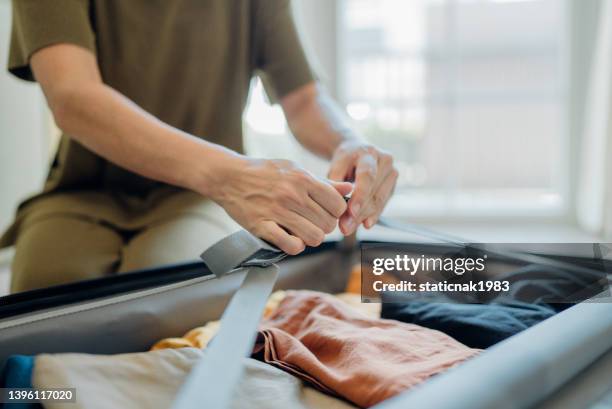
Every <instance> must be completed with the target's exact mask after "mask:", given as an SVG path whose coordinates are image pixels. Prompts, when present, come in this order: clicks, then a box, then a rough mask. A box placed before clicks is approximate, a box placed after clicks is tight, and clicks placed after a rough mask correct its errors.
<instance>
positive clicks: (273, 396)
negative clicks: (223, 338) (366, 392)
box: [32, 348, 353, 409]
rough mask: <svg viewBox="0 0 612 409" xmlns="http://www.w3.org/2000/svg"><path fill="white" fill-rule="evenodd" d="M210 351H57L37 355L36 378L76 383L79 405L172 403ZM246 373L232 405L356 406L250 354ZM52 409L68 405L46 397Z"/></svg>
mask: <svg viewBox="0 0 612 409" xmlns="http://www.w3.org/2000/svg"><path fill="white" fill-rule="evenodd" d="M205 353H206V352H205V351H202V350H199V349H194V348H183V349H166V350H160V351H153V352H144V353H134V354H122V355H112V356H103V355H87V354H57V355H39V356H38V357H37V358H36V363H35V365H34V372H33V376H32V384H33V386H34V387H36V388H41V389H45V388H76V403H71V404H70V405H69V406H70V407H71V408H73V409H85V408H87V409H98V408H99V409H102V408H104V409H107V408H122V409H130V408H134V409H136V408H149V409H155V408H159V409H162V408H164V409H165V408H168V407H170V406H171V404H172V401H173V400H174V398H175V397H176V394H177V392H178V390H179V387H180V386H181V384H182V383H183V382H184V381H185V377H186V376H187V374H188V373H189V371H190V370H191V368H192V367H193V365H194V364H195V363H197V361H198V360H199V359H200V358H201V357H202V355H203V354H205ZM245 360H246V361H245V373H244V375H243V378H242V382H241V383H240V384H239V385H238V387H237V390H236V392H235V394H234V398H233V403H232V408H240V409H243V408H245V409H285V408H296V409H323V408H325V409H327V408H333V409H350V408H353V406H350V405H348V404H347V403H345V402H342V401H340V400H338V399H335V398H332V397H329V396H326V395H324V394H322V393H320V392H318V391H315V390H314V389H311V388H309V389H305V388H303V385H302V382H301V381H300V380H299V379H297V378H295V377H293V376H291V375H289V374H287V373H285V372H283V371H281V370H278V369H276V368H274V367H272V366H270V365H266V364H264V363H262V362H258V361H256V360H254V359H250V358H245ZM44 407H45V408H47V409H61V408H65V407H67V406H66V404H65V403H59V402H45V403H44Z"/></svg>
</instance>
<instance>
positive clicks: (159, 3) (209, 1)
mask: <svg viewBox="0 0 612 409" xmlns="http://www.w3.org/2000/svg"><path fill="white" fill-rule="evenodd" d="M12 5H13V28H12V39H11V47H10V55H9V61H8V69H9V71H10V72H11V73H13V74H14V75H16V76H18V77H20V78H22V79H25V80H34V77H33V74H32V71H31V69H30V66H29V59H30V57H31V55H32V54H33V53H34V52H36V51H37V50H39V49H41V48H43V47H45V46H48V45H51V44H56V43H71V44H76V45H78V46H81V47H83V48H86V49H88V50H90V51H91V52H92V53H94V54H95V55H96V57H97V61H98V64H99V66H100V71H101V74H102V78H103V81H104V83H106V84H107V85H109V86H111V87H113V88H114V89H116V90H118V91H119V92H121V93H122V94H124V95H125V96H127V97H128V98H130V99H131V100H132V101H134V102H135V103H136V104H137V105H139V106H140V107H142V108H143V109H145V110H146V111H147V112H149V113H151V114H152V115H154V116H155V117H157V118H159V119H161V120H162V121H164V122H166V123H168V124H170V125H172V126H174V127H176V128H179V129H181V130H183V131H186V132H188V133H190V134H193V135H195V136H198V137H201V138H204V139H206V140H208V141H210V142H214V143H217V144H220V145H224V146H226V147H228V148H231V149H234V150H236V151H239V152H240V151H242V149H243V145H242V112H243V110H244V107H245V104H246V100H247V95H248V91H249V85H250V80H251V77H252V76H253V75H254V73H257V72H260V73H261V74H262V75H264V76H265V77H266V80H267V81H266V82H267V84H269V85H270V86H271V88H272V90H271V91H272V92H274V94H276V95H277V96H278V97H282V96H283V95H285V94H287V93H289V92H291V91H292V90H294V89H296V88H298V87H300V86H302V85H305V84H307V83H308V82H310V81H312V80H313V75H312V73H311V70H310V68H309V65H308V62H307V60H306V57H305V55H304V51H303V48H302V46H301V44H300V41H299V38H298V34H297V32H296V28H295V26H294V21H293V19H292V13H291V5H290V0H13V2H12ZM100 115H104V113H103V112H101V113H100ZM157 185H158V184H157V183H156V182H154V181H152V180H148V179H146V178H143V177H141V176H138V175H136V174H133V173H131V172H128V171H127V170H124V169H121V168H119V167H118V166H115V165H114V164H112V163H110V162H108V161H106V160H105V159H103V158H101V157H99V156H98V155H96V154H95V153H93V152H91V151H89V150H87V149H86V148H84V147H83V146H82V145H80V144H78V143H77V142H75V141H74V140H72V139H70V137H69V136H67V135H63V136H62V139H61V143H60V147H59V149H58V153H57V155H56V158H55V160H54V161H53V163H52V166H51V169H50V172H49V176H48V180H47V183H46V185H45V188H44V192H47V193H48V192H52V191H61V190H79V189H109V190H118V191H124V192H127V193H135V194H139V193H142V194H146V193H147V192H149V191H151V189H152V188H154V187H155V186H157Z"/></svg>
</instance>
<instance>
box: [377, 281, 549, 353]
mask: <svg viewBox="0 0 612 409" xmlns="http://www.w3.org/2000/svg"><path fill="white" fill-rule="evenodd" d="M393 297H394V294H392V293H386V294H384V295H383V305H382V312H381V318H389V319H395V320H398V321H402V322H407V323H412V324H418V325H421V326H423V327H427V328H431V329H435V330H438V331H442V332H444V333H445V334H447V335H449V336H451V337H453V338H455V339H456V340H457V341H459V342H461V343H462V344H465V345H467V346H469V347H471V348H488V347H490V346H492V345H494V344H496V343H498V342H500V341H503V340H504V339H506V338H508V337H511V336H512V335H515V334H517V333H519V332H521V331H523V330H525V329H527V328H529V327H531V326H533V325H535V324H537V323H539V322H541V321H544V320H545V319H547V318H550V317H552V316H553V315H555V311H554V310H553V308H551V307H549V306H547V305H543V304H528V303H522V302H512V303H508V304H497V303H492V304H455V303H452V302H427V301H412V302H409V303H394V302H393Z"/></svg>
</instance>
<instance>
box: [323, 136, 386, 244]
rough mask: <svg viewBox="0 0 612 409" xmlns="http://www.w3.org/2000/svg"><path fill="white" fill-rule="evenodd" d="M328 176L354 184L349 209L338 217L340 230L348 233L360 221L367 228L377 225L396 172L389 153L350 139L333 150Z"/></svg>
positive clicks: (351, 232)
mask: <svg viewBox="0 0 612 409" xmlns="http://www.w3.org/2000/svg"><path fill="white" fill-rule="evenodd" d="M328 177H329V178H330V179H331V180H335V181H345V180H351V181H354V183H355V186H354V189H353V194H352V195H351V199H350V200H349V203H348V210H347V211H346V212H345V214H343V215H342V217H341V218H340V230H341V231H342V233H343V234H345V235H350V234H353V233H354V232H355V231H356V230H357V227H359V225H360V224H362V223H363V225H364V226H365V227H366V228H368V229H369V228H370V227H372V226H374V225H375V224H376V222H377V221H378V217H379V216H380V214H381V213H382V211H383V210H384V208H385V205H386V204H387V201H388V200H389V198H390V197H391V195H392V194H393V190H394V189H395V184H396V183H397V177H398V172H397V169H395V167H394V166H393V157H392V156H391V155H390V154H389V153H387V152H384V151H382V150H380V149H377V148H376V147H374V146H372V145H369V144H366V143H364V142H361V141H353V140H351V141H347V142H344V143H342V144H341V145H340V146H339V147H338V149H336V151H335V152H334V155H333V158H332V160H331V167H330V170H329V174H328Z"/></svg>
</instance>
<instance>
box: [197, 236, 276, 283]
mask: <svg viewBox="0 0 612 409" xmlns="http://www.w3.org/2000/svg"><path fill="white" fill-rule="evenodd" d="M285 257H287V253H285V252H283V251H281V250H279V249H278V248H276V247H274V246H272V245H271V244H269V243H267V242H265V241H263V240H261V239H259V238H257V237H255V236H253V235H252V234H251V233H249V232H247V231H246V230H240V231H237V232H236V233H234V234H231V235H229V236H227V237H225V238H224V239H222V240H221V241H219V242H217V243H215V244H214V245H212V246H211V247H210V248H208V249H207V250H206V251H204V252H203V253H202V255H201V256H200V258H201V259H202V260H203V261H204V263H205V264H206V266H207V267H208V269H209V270H210V271H211V272H212V273H213V274H214V275H215V276H217V278H219V277H223V276H224V275H225V274H228V273H229V272H231V271H233V270H235V269H237V268H239V267H249V266H258V267H266V266H269V265H272V264H274V263H276V262H278V261H280V260H282V259H283V258H285Z"/></svg>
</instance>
